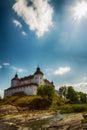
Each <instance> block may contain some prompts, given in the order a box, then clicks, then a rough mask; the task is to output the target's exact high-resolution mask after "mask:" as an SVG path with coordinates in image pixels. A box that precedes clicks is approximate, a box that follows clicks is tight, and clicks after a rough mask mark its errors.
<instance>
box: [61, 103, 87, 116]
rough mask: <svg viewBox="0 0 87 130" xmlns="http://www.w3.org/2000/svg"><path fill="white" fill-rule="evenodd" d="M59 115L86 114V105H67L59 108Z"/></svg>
mask: <svg viewBox="0 0 87 130" xmlns="http://www.w3.org/2000/svg"><path fill="white" fill-rule="evenodd" d="M59 109H60V113H62V114H65V113H79V112H86V111H87V104H68V105H64V106H61V107H60V108H59Z"/></svg>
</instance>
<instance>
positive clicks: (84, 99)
mask: <svg viewBox="0 0 87 130" xmlns="http://www.w3.org/2000/svg"><path fill="white" fill-rule="evenodd" d="M78 95H79V100H80V102H81V103H87V94H85V93H83V92H79V93H78Z"/></svg>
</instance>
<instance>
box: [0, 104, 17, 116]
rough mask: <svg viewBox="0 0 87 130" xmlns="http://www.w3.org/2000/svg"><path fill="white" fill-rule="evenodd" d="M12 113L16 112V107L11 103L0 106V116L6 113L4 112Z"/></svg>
mask: <svg viewBox="0 0 87 130" xmlns="http://www.w3.org/2000/svg"><path fill="white" fill-rule="evenodd" d="M13 113H18V109H17V107H15V106H12V105H2V106H0V116H2V115H6V114H13Z"/></svg>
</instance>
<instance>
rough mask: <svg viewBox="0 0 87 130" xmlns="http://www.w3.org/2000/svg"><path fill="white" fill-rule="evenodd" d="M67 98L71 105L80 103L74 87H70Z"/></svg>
mask: <svg viewBox="0 0 87 130" xmlns="http://www.w3.org/2000/svg"><path fill="white" fill-rule="evenodd" d="M66 98H67V99H69V100H70V103H77V102H78V95H77V92H76V91H75V90H74V89H73V87H72V86H69V87H68V90H67V95H66Z"/></svg>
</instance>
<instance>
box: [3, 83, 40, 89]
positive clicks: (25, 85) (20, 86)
mask: <svg viewBox="0 0 87 130" xmlns="http://www.w3.org/2000/svg"><path fill="white" fill-rule="evenodd" d="M32 85H35V86H38V84H37V83H30V84H24V85H19V86H15V87H10V88H8V89H5V91H7V90H11V89H16V88H22V87H27V86H31V87H32Z"/></svg>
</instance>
